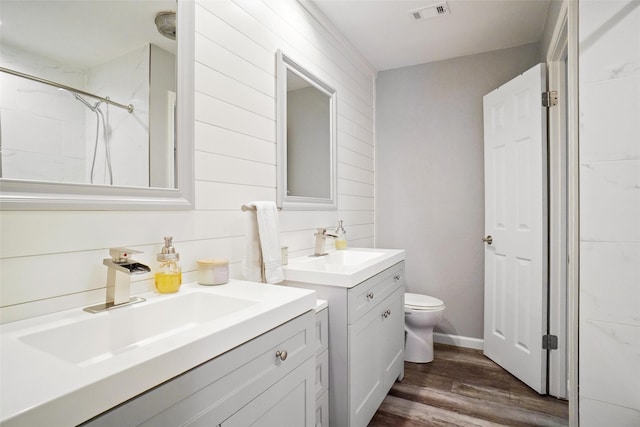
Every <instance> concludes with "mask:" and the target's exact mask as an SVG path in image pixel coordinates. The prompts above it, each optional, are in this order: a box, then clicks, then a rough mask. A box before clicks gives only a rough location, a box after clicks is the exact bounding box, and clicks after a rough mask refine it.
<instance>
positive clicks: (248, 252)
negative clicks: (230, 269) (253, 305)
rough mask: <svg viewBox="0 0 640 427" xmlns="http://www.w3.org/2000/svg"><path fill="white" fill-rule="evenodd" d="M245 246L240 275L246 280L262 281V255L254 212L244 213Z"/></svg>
mask: <svg viewBox="0 0 640 427" xmlns="http://www.w3.org/2000/svg"><path fill="white" fill-rule="evenodd" d="M244 234H245V244H244V257H243V258H242V273H243V274H244V278H245V279H246V280H250V281H252V282H261V281H262V274H261V273H262V272H261V269H262V255H261V253H260V236H259V234H258V220H257V215H256V212H254V211H253V210H250V211H248V212H247V213H246V219H245V224H244Z"/></svg>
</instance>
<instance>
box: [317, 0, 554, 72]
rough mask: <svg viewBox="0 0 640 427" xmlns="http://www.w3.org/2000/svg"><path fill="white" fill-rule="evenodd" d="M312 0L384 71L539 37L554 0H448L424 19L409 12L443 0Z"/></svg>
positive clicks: (492, 48) (522, 42)
mask: <svg viewBox="0 0 640 427" xmlns="http://www.w3.org/2000/svg"><path fill="white" fill-rule="evenodd" d="M310 1H311V3H313V5H315V6H316V7H317V8H318V9H320V11H321V12H322V13H323V14H324V15H326V16H327V18H329V20H330V21H331V22H332V23H333V24H334V25H335V26H336V27H337V28H338V29H339V30H340V31H341V32H342V34H343V35H344V36H345V37H346V38H347V39H348V40H349V41H350V42H351V44H352V45H353V46H354V47H355V48H356V49H357V50H358V51H359V52H360V53H361V54H362V55H363V56H364V57H365V58H366V59H367V61H368V62H369V64H371V66H373V68H375V69H376V70H379V71H382V70H388V69H392V68H399V67H406V66H410V65H416V64H423V63H427V62H433V61H440V60H443V59H449V58H455V57H459V56H465V55H473V54H477V53H482V52H489V51H492V50H497V49H505V48H509V47H514V46H520V45H523V44H527V43H535V42H538V41H540V39H541V37H542V32H543V29H544V24H545V18H546V14H547V8H548V6H549V2H550V1H551V0H448V1H447V2H446V3H447V5H448V9H449V12H450V13H449V14H445V15H440V16H436V17H433V18H427V19H423V20H421V21H415V20H414V19H413V18H412V17H411V14H410V13H409V11H413V10H416V9H420V8H423V7H427V6H430V5H434V4H441V3H444V1H438V0H426V1H425V0H422V1H415V0H414V1H406V0H310ZM313 5H312V6H313Z"/></svg>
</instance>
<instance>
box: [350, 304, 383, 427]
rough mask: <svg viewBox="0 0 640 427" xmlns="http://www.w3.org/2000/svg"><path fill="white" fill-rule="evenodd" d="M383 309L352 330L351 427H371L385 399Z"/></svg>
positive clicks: (370, 314) (376, 308)
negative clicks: (382, 355)
mask: <svg viewBox="0 0 640 427" xmlns="http://www.w3.org/2000/svg"><path fill="white" fill-rule="evenodd" d="M381 322H382V308H381V305H380V306H377V307H375V308H373V309H372V310H371V311H370V312H369V313H367V314H366V315H365V316H363V317H362V318H360V320H358V321H357V322H356V323H355V324H353V325H350V326H349V352H350V353H349V425H350V426H364V425H367V423H368V422H369V420H370V419H371V417H372V416H373V414H375V412H376V410H377V409H378V405H379V404H380V401H381V400H382V399H383V398H384V393H385V392H384V390H383V383H382V375H381V366H382V361H381V352H380V346H381V345H382V344H383V343H382V342H381V341H380V331H381V329H380V327H381Z"/></svg>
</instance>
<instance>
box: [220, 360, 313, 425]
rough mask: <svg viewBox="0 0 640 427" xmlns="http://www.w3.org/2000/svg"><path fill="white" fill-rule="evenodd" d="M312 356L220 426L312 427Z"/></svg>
mask: <svg viewBox="0 0 640 427" xmlns="http://www.w3.org/2000/svg"><path fill="white" fill-rule="evenodd" d="M314 418H315V358H313V357H312V358H310V359H307V361H306V362H305V363H303V364H302V365H300V366H299V367H297V368H296V369H295V370H293V371H292V372H291V373H290V374H288V375H287V376H286V377H284V378H283V379H281V380H280V381H278V382H277V383H276V384H275V385H273V386H272V387H270V388H269V389H268V390H266V391H265V392H264V393H262V394H261V395H260V396H258V397H257V398H256V399H254V400H252V401H251V402H250V403H249V404H248V405H246V406H245V407H243V408H242V409H240V410H239V411H238V412H236V413H235V414H234V415H232V416H231V417H230V418H228V419H227V420H226V421H224V422H223V423H222V424H221V425H220V426H221V427H247V426H252V427H273V426H278V427H312V426H313V425H314V424H315V420H314Z"/></svg>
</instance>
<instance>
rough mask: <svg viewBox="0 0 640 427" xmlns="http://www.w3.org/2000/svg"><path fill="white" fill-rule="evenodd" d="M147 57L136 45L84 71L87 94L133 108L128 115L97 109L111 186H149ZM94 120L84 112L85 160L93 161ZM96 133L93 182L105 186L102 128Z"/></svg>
mask: <svg viewBox="0 0 640 427" xmlns="http://www.w3.org/2000/svg"><path fill="white" fill-rule="evenodd" d="M150 54H151V52H150V46H149V45H144V46H139V47H136V49H133V50H132V51H131V52H129V53H126V54H124V55H121V56H118V57H116V58H111V59H109V60H108V61H106V62H104V63H102V64H99V65H97V66H95V67H92V68H91V69H89V70H88V71H87V88H88V91H89V92H91V93H95V94H98V95H100V96H103V97H109V98H110V99H112V100H113V101H115V102H118V103H120V104H124V105H129V104H131V105H133V108H134V110H133V112H132V113H129V112H128V111H127V110H124V109H122V108H118V107H114V106H112V105H106V104H105V105H102V106H101V107H100V108H101V109H102V111H103V113H104V115H105V118H108V123H109V128H108V129H109V131H108V135H107V138H108V144H109V151H110V154H111V165H112V171H113V184H114V185H130V186H137V187H147V186H149V162H148V159H149V84H150V83H149V75H150V70H149V64H150ZM95 120H96V116H95V114H94V113H93V112H91V111H87V130H86V135H87V147H86V148H87V159H92V158H93V152H94V149H95V147H96V146H95V132H96V127H95ZM100 133H101V135H100V138H99V142H98V146H97V150H96V165H95V170H94V181H93V182H94V183H96V184H109V175H108V173H107V163H106V159H105V157H106V156H105V153H106V151H105V147H104V144H105V142H104V136H103V135H102V128H100ZM91 163H92V162H91V161H87V162H86V176H87V182H90V181H89V176H90V175H91Z"/></svg>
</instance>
